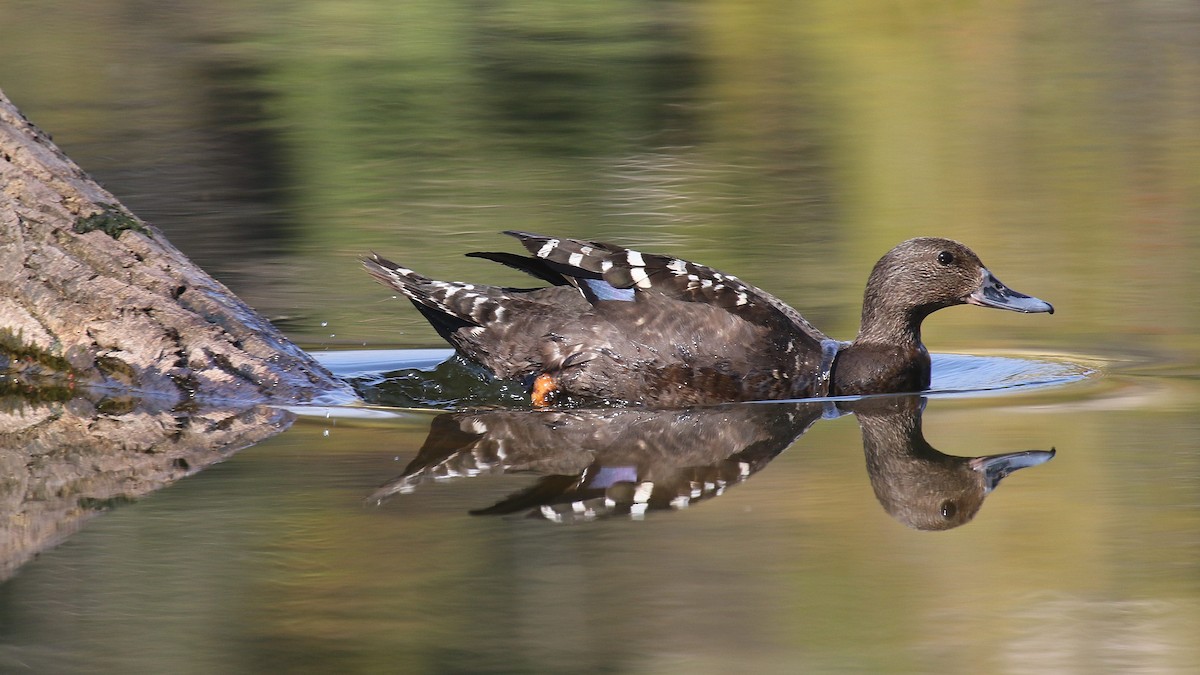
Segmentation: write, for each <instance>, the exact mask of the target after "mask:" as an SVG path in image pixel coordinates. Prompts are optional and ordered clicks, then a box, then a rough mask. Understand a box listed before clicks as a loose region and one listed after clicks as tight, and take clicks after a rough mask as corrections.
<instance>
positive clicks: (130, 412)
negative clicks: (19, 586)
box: [0, 396, 292, 580]
mask: <svg viewBox="0 0 1200 675" xmlns="http://www.w3.org/2000/svg"><path fill="white" fill-rule="evenodd" d="M291 419H292V415H291V413H288V412H286V411H283V410H280V409H277V408H269V407H266V406H256V407H249V408H246V407H242V408H228V409H215V408H210V409H204V410H192V411H187V412H186V413H184V412H181V411H177V410H166V409H162V408H155V407H154V406H153V404H150V403H147V402H146V401H145V400H141V399H137V398H132V397H120V398H97V399H96V400H91V399H89V398H86V397H84V396H79V397H76V398H72V399H69V400H67V401H33V400H28V399H26V398H24V397H22V396H0V475H2V476H3V479H2V480H0V580H3V579H7V578H8V577H9V576H11V575H12V573H13V572H14V571H15V570H16V569H17V568H18V567H20V565H22V564H23V563H25V562H27V561H28V560H30V559H31V558H33V557H34V556H35V555H37V553H38V552H40V551H41V550H43V549H45V548H48V547H50V546H53V545H55V544H57V543H59V542H60V541H62V540H63V539H65V538H66V537H67V536H69V535H71V534H73V533H74V532H75V531H76V530H78V529H79V528H80V527H81V526H82V524H83V523H84V522H85V521H86V520H87V519H88V518H89V517H91V516H93V515H95V514H97V513H100V512H102V511H104V510H105V509H107V508H109V507H110V506H113V505H116V504H120V503H124V502H129V501H133V500H136V499H138V498H140V497H142V496H143V495H146V494H148V493H150V492H153V491H155V490H158V489H160V488H163V487H166V486H167V485H169V484H171V483H173V482H175V481H176V480H179V479H180V478H183V477H184V476H187V475H190V474H193V473H195V472H197V471H199V470H201V469H203V468H204V467H206V466H208V465H210V464H212V463H214V462H218V461H220V460H222V459H225V458H227V457H228V456H229V455H231V454H232V453H233V452H235V451H236V450H239V449H241V448H244V447H246V446H249V445H252V444H254V443H257V442H259V441H262V440H264V439H266V438H268V437H269V436H272V435H274V434H276V433H279V432H280V431H282V430H283V429H285V428H286V427H287V426H288V424H289V423H290V421H291Z"/></svg>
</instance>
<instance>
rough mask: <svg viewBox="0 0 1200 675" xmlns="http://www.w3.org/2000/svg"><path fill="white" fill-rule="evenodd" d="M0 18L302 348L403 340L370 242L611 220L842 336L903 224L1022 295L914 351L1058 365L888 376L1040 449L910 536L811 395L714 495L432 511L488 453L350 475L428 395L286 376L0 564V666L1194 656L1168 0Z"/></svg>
mask: <svg viewBox="0 0 1200 675" xmlns="http://www.w3.org/2000/svg"><path fill="white" fill-rule="evenodd" d="M0 25H3V26H4V27H5V39H4V40H2V41H0V87H2V88H3V89H4V91H5V92H6V93H7V94H8V95H9V96H10V97H11V98H13V99H14V101H15V102H16V103H17V104H18V105H20V106H21V107H22V108H23V110H24V111H25V112H26V113H27V114H28V115H29V116H30V117H31V118H32V119H33V120H34V122H35V123H37V124H39V125H40V126H42V127H44V128H46V129H47V130H48V131H50V132H51V133H52V134H54V137H55V140H56V141H57V142H59V143H60V144H61V145H62V146H63V147H64V149H65V150H66V151H67V152H68V154H70V155H71V156H73V157H74V158H76V159H77V160H78V161H79V162H80V163H81V164H82V165H83V166H84V168H85V169H87V170H88V171H89V172H91V173H93V175H95V176H96V177H97V178H99V179H100V180H101V182H103V183H104V184H105V185H106V186H107V187H109V188H110V189H111V190H113V192H114V193H115V194H117V196H119V197H120V198H121V199H122V200H124V201H125V202H127V203H128V204H129V205H130V206H131V207H132V208H133V209H134V210H135V211H137V212H138V213H139V214H140V215H143V216H145V217H146V218H148V219H149V220H151V221H152V222H154V223H155V224H156V225H158V226H160V227H161V228H163V229H164V230H165V231H166V232H167V234H168V235H169V236H170V237H171V238H172V239H173V240H174V241H176V242H177V243H178V244H179V245H180V246H181V247H182V248H183V249H184V250H185V252H187V253H188V254H189V255H192V256H194V257H195V258H196V259H197V260H198V261H199V262H200V263H201V265H203V266H204V267H205V268H207V269H211V270H212V271H213V272H214V273H215V274H216V275H217V276H218V277H219V278H221V279H222V280H223V281H225V282H226V283H228V284H229V285H230V286H231V287H232V288H233V289H234V290H235V291H236V292H238V293H239V294H241V295H243V296H244V297H245V298H246V299H247V300H248V301H249V302H250V303H251V304H252V305H254V306H255V307H256V308H258V309H260V310H261V311H263V312H264V313H266V314H268V315H269V316H271V317H272V318H274V319H276V320H277V321H278V322H279V323H280V325H281V326H283V327H285V329H286V330H287V331H288V332H289V334H291V335H293V336H294V337H296V338H297V339H298V340H301V341H302V342H304V343H305V344H306V346H308V347H309V348H311V349H314V350H319V349H344V348H355V349H361V348H363V346H364V345H365V346H366V347H368V348H384V347H423V348H425V347H440V346H441V345H440V344H439V343H438V341H437V338H436V336H435V335H434V334H433V332H432V331H431V330H430V329H428V327H427V326H425V325H424V322H423V321H422V320H421V319H420V317H419V316H418V315H417V314H416V313H415V312H413V311H411V310H410V309H409V308H408V307H406V306H405V305H404V303H402V302H396V301H392V300H390V299H389V298H388V295H387V292H386V291H384V290H383V289H380V288H378V287H376V286H375V285H374V284H373V283H372V282H371V281H370V280H369V279H368V278H367V277H366V276H365V275H364V274H363V273H362V272H361V270H360V269H359V268H358V264H357V261H356V258H357V257H358V256H360V255H362V254H363V253H365V252H367V251H369V250H377V251H379V252H380V253H381V254H384V255H387V256H388V257H391V258H394V259H396V260H398V261H402V262H404V263H406V264H409V265H411V266H412V267H414V268H416V269H418V270H420V271H422V272H427V273H430V274H432V275H435V276H439V277H443V278H453V279H462V280H467V281H480V282H495V283H512V284H516V283H523V282H524V280H523V279H522V278H521V277H519V276H517V275H516V274H515V273H511V272H509V271H507V270H503V269H499V268H496V266H494V265H489V264H487V263H484V262H482V261H477V260H466V259H462V258H460V257H459V254H460V253H462V252H464V251H469V250H489V249H493V248H496V247H504V246H507V245H508V244H507V242H506V241H505V239H504V238H503V237H499V236H497V235H496V234H495V232H497V231H499V230H502V229H506V228H514V227H515V228H522V229H530V230H535V231H537V230H542V231H546V232H551V233H558V234H568V235H581V236H587V237H593V238H599V239H613V240H617V241H620V242H623V243H628V244H636V245H638V246H639V247H640V248H643V249H645V250H647V251H661V252H667V253H672V254H675V255H679V256H682V257H685V258H688V259H693V260H697V261H700V262H704V263H707V264H710V265H713V266H715V267H718V268H720V269H722V270H724V271H727V272H729V273H732V274H736V275H738V276H739V277H741V278H743V279H745V280H747V281H750V282H752V283H755V284H757V285H760V286H762V287H764V288H766V289H768V290H769V291H771V292H772V293H774V294H776V295H778V296H779V297H781V298H783V299H785V300H786V301H788V302H789V303H791V304H793V305H794V306H796V307H798V308H800V309H801V310H802V311H803V312H804V314H805V316H807V317H808V318H809V319H810V320H812V321H813V322H814V323H815V324H816V325H817V326H818V327H820V328H821V329H822V330H825V331H826V332H828V333H829V334H830V335H832V336H834V337H837V338H849V337H851V336H852V335H853V332H854V330H855V328H856V325H857V318H858V308H859V300H860V296H861V292H862V286H863V283H864V280H865V278H866V275H867V272H868V271H869V269H870V266H871V264H873V262H874V261H875V260H876V259H877V258H878V257H879V255H881V254H882V253H883V252H884V251H886V250H887V249H888V248H889V247H891V246H892V245H893V244H894V243H896V242H897V241H899V240H901V239H905V238H908V237H910V236H917V235H941V236H949V237H953V238H956V239H959V240H962V241H964V242H965V243H967V244H968V245H970V246H971V247H972V248H974V249H975V250H976V251H977V252H978V253H979V254H980V255H981V257H982V258H983V260H984V262H985V263H986V264H987V265H988V266H989V267H990V268H991V269H992V270H993V271H994V272H996V274H997V275H998V276H999V277H1000V278H1001V279H1004V280H1005V282H1007V283H1011V284H1012V285H1013V286H1014V287H1016V288H1018V289H1021V290H1022V291H1024V292H1027V293H1031V294H1033V295H1036V296H1038V297H1040V298H1043V299H1046V300H1048V301H1050V302H1052V303H1054V305H1055V307H1056V308H1057V309H1058V312H1057V313H1056V314H1055V315H1054V316H1053V317H1047V316H1036V317H1031V316H1017V315H1011V314H1005V313H999V312H987V311H983V310H978V309H976V308H957V309H953V310H949V311H946V312H942V313H940V314H938V315H936V316H935V317H933V318H932V319H931V320H930V321H929V322H927V324H926V327H925V331H924V337H925V340H926V342H927V344H928V345H929V347H930V349H931V351H933V352H934V353H939V354H945V353H957V354H1001V355H1004V354H1011V353H1018V354H1020V355H1022V356H1028V357H1031V358H1035V359H1036V358H1051V359H1052V360H1053V359H1055V358H1059V359H1062V360H1063V361H1066V362H1069V363H1086V364H1089V366H1091V367H1094V368H1095V370H1096V373H1095V375H1094V376H1092V377H1090V378H1088V379H1087V380H1085V381H1082V382H1076V383H1073V384H1067V385H1064V386H1060V387H1048V388H1041V389H1034V390H1030V391H1026V392H1020V393H1012V394H1009V395H1005V396H991V395H988V396H974V397H971V398H959V397H936V398H933V399H931V401H930V402H929V404H928V406H927V409H926V412H925V415H924V434H925V437H926V438H927V439H928V441H929V442H930V443H931V444H932V445H933V446H934V447H936V448H937V449H939V450H940V451H942V452H944V453H947V454H953V455H958V456H977V455H983V454H991V453H998V452H1009V451H1016V450H1025V449H1043V450H1045V449H1048V448H1050V447H1054V448H1056V449H1057V451H1058V454H1057V456H1056V457H1055V458H1054V459H1053V461H1050V462H1048V463H1046V464H1044V465H1042V466H1038V467H1036V468H1032V469H1028V470H1023V471H1021V472H1020V473H1018V474H1016V475H1015V476H1013V477H1010V478H1008V479H1006V482H1005V484H1004V486H1003V487H1001V488H999V489H997V490H996V491H995V493H994V494H992V495H991V496H989V498H988V501H987V503H986V504H985V505H984V506H983V508H982V509H981V510H980V512H979V515H978V516H977V517H976V518H975V519H974V520H973V521H972V522H971V523H970V524H969V525H967V526H964V527H960V528H956V529H954V530H951V531H947V532H940V533H925V532H916V531H914V530H911V529H909V528H906V527H904V526H903V525H901V524H900V523H898V522H896V521H895V520H894V519H892V518H891V517H890V516H889V515H888V514H887V513H885V512H884V511H883V509H881V508H880V506H879V504H878V502H877V501H876V499H875V497H874V494H873V492H872V488H871V486H870V483H869V480H868V479H867V475H866V473H865V471H864V457H863V454H862V440H861V436H860V431H859V428H858V423H857V421H856V419H855V418H854V417H853V416H848V417H842V418H838V419H830V420H823V421H821V422H818V423H817V424H815V425H814V427H813V428H812V429H811V430H810V431H809V432H808V433H806V434H805V435H804V436H803V437H802V438H801V439H800V440H799V442H798V443H797V444H796V445H795V446H793V447H791V448H789V449H787V450H786V451H784V452H783V453H782V454H781V455H779V456H778V457H777V458H776V459H774V460H773V461H772V462H771V464H770V466H769V467H767V468H766V469H764V470H762V471H760V472H758V473H756V474H755V475H754V476H753V477H752V478H751V479H750V480H749V481H747V482H746V484H745V485H740V486H738V487H737V488H736V489H731V490H729V491H728V492H727V494H724V495H723V496H722V497H721V498H720V499H719V500H715V499H714V500H710V501H707V502H704V503H700V504H697V505H695V506H694V507H693V508H689V509H686V510H683V511H680V512H673V513H662V514H655V515H654V517H648V518H646V519H645V520H644V521H639V522H634V521H630V520H625V519H611V520H607V521H604V522H597V523H590V524H586V525H581V526H569V527H557V526H553V525H551V524H549V523H545V522H537V521H527V520H523V519H500V518H479V517H470V516H468V515H466V512H467V511H468V510H469V509H472V508H479V507H480V506H486V505H488V504H491V503H494V502H495V501H498V500H500V499H502V498H504V497H505V496H506V495H509V494H511V493H512V492H514V491H517V490H519V489H521V488H523V487H525V486H527V485H529V483H530V481H531V480H533V479H532V478H530V477H526V476H519V475H518V476H489V477H486V479H482V480H476V479H472V480H465V481H451V482H446V483H444V484H441V483H439V484H434V485H430V486H425V487H428V488H432V489H425V488H424V487H423V488H422V489H421V490H419V491H416V492H414V493H413V494H411V495H404V496H403V498H402V499H393V500H391V501H388V502H386V503H385V504H384V505H383V506H382V507H373V506H370V505H368V504H367V503H366V502H365V497H366V496H367V495H369V494H370V493H371V491H372V490H374V489H375V488H377V487H378V486H379V485H381V484H384V483H385V482H387V481H389V480H391V479H392V478H394V477H395V476H396V475H397V474H398V473H399V472H400V470H401V469H402V468H403V465H405V464H407V462H408V461H409V460H411V459H412V458H413V457H414V455H415V453H416V451H417V449H418V448H419V447H420V445H421V443H422V442H423V440H424V438H425V434H426V432H427V429H428V425H429V423H430V416H429V415H426V414H405V415H400V416H397V417H390V418H384V419H379V420H373V421H367V420H361V419H347V418H341V417H336V416H333V417H331V418H330V419H329V420H325V419H323V418H321V417H320V416H317V417H311V416H310V417H304V418H302V419H301V420H300V421H299V422H298V423H297V424H296V426H295V427H294V428H293V429H291V430H290V431H288V432H286V433H284V434H282V435H280V436H277V437H275V438H272V439H271V440H269V441H267V442H265V443H262V444H260V445H257V446H255V447H253V448H250V449H248V450H245V451H243V452H241V453H240V454H238V455H236V456H235V457H234V458H233V459H231V460H230V461H228V462H226V463H225V464H222V465H218V466H216V467H215V468H213V469H211V470H208V471H205V472H203V473H201V474H200V475H198V476H195V477H193V478H189V479H187V480H184V481H182V482H181V483H178V484H176V485H175V486H173V487H171V488H169V489H167V490H165V491H163V492H161V493H159V494H156V495H154V496H152V497H150V498H147V499H145V500H143V501H141V502H139V503H137V504H133V505H129V506H125V507H121V508H119V509H116V510H115V511H114V512H112V513H110V514H107V515H105V516H103V517H101V518H99V519H97V520H95V521H93V522H91V523H90V524H89V525H88V526H87V527H86V528H85V529H84V531H83V532H81V533H80V534H79V535H77V536H75V537H73V538H71V539H69V540H68V541H66V542H65V543H64V544H63V545H62V546H60V547H59V548H57V549H54V550H52V551H50V552H47V553H45V554H43V555H42V557H41V558H40V559H38V560H36V561H34V562H33V563H31V564H29V565H27V566H26V567H24V568H23V569H22V570H21V571H20V572H19V573H18V574H17V576H16V577H14V578H13V579H11V580H9V581H7V582H5V583H4V585H3V586H0V622H2V628H0V664H2V665H3V668H4V669H7V670H17V669H21V668H25V669H27V670H32V671H35V672H38V671H41V672H70V671H77V672H85V671H86V672H93V671H96V670H108V671H125V672H187V671H193V672H211V671H213V670H223V671H228V672H261V671H271V670H288V669H290V670H296V671H305V670H307V671H357V672H378V671H384V672H394V671H408V672H445V671H463V672H572V671H575V672H589V673H590V672H597V671H609V672H647V673H651V672H653V673H662V672H682V671H689V672H691V671H697V670H701V671H704V670H707V671H713V672H717V671H721V672H723V671H727V670H733V669H746V670H755V671H758V672H795V671H796V670H803V669H807V670H817V671H820V670H838V669H843V670H861V671H893V672H899V671H903V672H912V671H939V670H940V671H991V672H1026V671H1031V670H1047V671H1055V672H1058V671H1063V670H1078V671H1086V672H1094V671H1103V670H1128V669H1133V668H1145V669H1157V670H1164V671H1172V670H1174V671H1190V670H1195V669H1197V668H1200V652H1198V648H1197V647H1196V645H1195V641H1194V636H1195V635H1196V634H1197V633H1200V616H1198V615H1200V610H1198V609H1197V608H1198V607H1200V583H1198V580H1200V573H1198V572H1200V570H1197V564H1198V563H1197V560H1200V545H1198V542H1200V508H1198V507H1197V504H1198V500H1197V497H1196V495H1197V494H1198V493H1200V465H1198V463H1200V459H1197V454H1198V453H1197V452H1196V444H1195V438H1196V437H1197V426H1198V425H1197V422H1196V421H1195V420H1196V419H1198V415H1197V412H1200V405H1198V397H1197V388H1196V382H1195V377H1196V374H1197V361H1198V359H1197V349H1198V347H1197V344H1198V343H1197V341H1196V339H1195V336H1196V335H1197V334H1198V333H1200V325H1198V324H1200V316H1198V314H1197V312H1196V311H1195V307H1194V302H1193V301H1192V298H1194V297H1196V296H1197V293H1198V291H1200V279H1198V278H1197V271H1196V270H1197V268H1196V266H1195V265H1194V263H1193V261H1194V260H1196V259H1197V258H1198V257H1200V250H1198V249H1200V246H1198V245H1197V237H1198V236H1200V235H1197V233H1198V232H1200V227H1198V225H1200V223H1198V222H1197V220H1198V215H1200V197H1198V195H1200V184H1198V183H1200V143H1198V142H1197V139H1198V138H1200V126H1198V125H1200V115H1198V114H1197V111H1198V110H1200V43H1198V42H1197V41H1196V40H1195V35H1196V34H1197V30H1198V29H1200V10H1198V9H1197V8H1196V7H1194V6H1193V5H1191V4H1188V3H1141V4H1130V3H1108V4H1105V5H1096V4H1095V3H1090V2H1076V1H1067V2H1040V3H1039V2H1035V3H974V4H972V3H918V4H912V3H883V4H879V3H872V4H870V5H866V4H862V3H853V2H851V3H845V2H832V1H822V2H808V3H783V2H775V3H768V4H762V3H735V2H698V3H695V2H694V3H682V2H662V3H652V4H644V3H634V2H616V3H604V4H597V5H595V6H589V7H586V8H585V7H582V6H580V5H578V3H555V2H534V3H515V2H500V3H491V4H487V5H471V6H468V5H447V4H446V3H434V2H406V3H394V2H385V1H382V0H379V1H376V2H372V1H367V0H363V1H361V2H348V3H333V4H331V3H318V2H295V3H274V2H254V3H230V2H204V3H200V2H182V3H170V4H165V5H155V6H153V7H147V6H140V5H139V6H137V7H133V6H132V5H130V4H128V3H120V2H86V3H85V2H70V1H65V0H64V1H61V2H54V3H50V4H49V5H47V4H45V3H8V4H7V5H6V6H5V7H4V8H3V9H0ZM326 431H328V434H326Z"/></svg>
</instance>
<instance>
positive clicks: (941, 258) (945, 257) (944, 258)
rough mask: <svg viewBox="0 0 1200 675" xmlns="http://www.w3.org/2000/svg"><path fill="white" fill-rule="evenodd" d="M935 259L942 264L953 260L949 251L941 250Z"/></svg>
mask: <svg viewBox="0 0 1200 675" xmlns="http://www.w3.org/2000/svg"><path fill="white" fill-rule="evenodd" d="M937 261H938V262H939V263H941V264H943V265H949V264H950V263H952V262H954V254H953V253H951V252H950V251H942V252H941V253H939V254H938V257H937Z"/></svg>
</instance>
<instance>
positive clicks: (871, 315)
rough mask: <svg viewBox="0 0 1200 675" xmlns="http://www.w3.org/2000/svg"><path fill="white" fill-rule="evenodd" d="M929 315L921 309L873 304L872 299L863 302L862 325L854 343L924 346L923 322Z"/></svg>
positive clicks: (868, 298)
mask: <svg viewBox="0 0 1200 675" xmlns="http://www.w3.org/2000/svg"><path fill="white" fill-rule="evenodd" d="M928 314H929V313H928V312H922V311H921V310H920V309H919V308H903V307H897V306H895V305H888V304H883V303H875V302H871V298H870V297H869V296H868V297H867V302H864V303H863V312H862V323H861V324H859V328H858V335H857V336H856V337H855V338H854V343H855V344H876V345H889V346H893V347H910V346H918V345H920V344H921V322H922V321H924V319H925V317H926V316H927V315H928Z"/></svg>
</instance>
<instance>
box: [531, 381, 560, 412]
mask: <svg viewBox="0 0 1200 675" xmlns="http://www.w3.org/2000/svg"><path fill="white" fill-rule="evenodd" d="M557 390H558V385H556V384H554V378H552V377H550V376H549V375H548V374H546V373H542V374H541V375H538V376H537V379H536V380H534V381H533V392H532V393H531V395H530V398H532V399H533V407H535V408H545V407H546V406H548V405H550V397H551V395H552V394H553V393H554V392H555V391H557Z"/></svg>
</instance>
